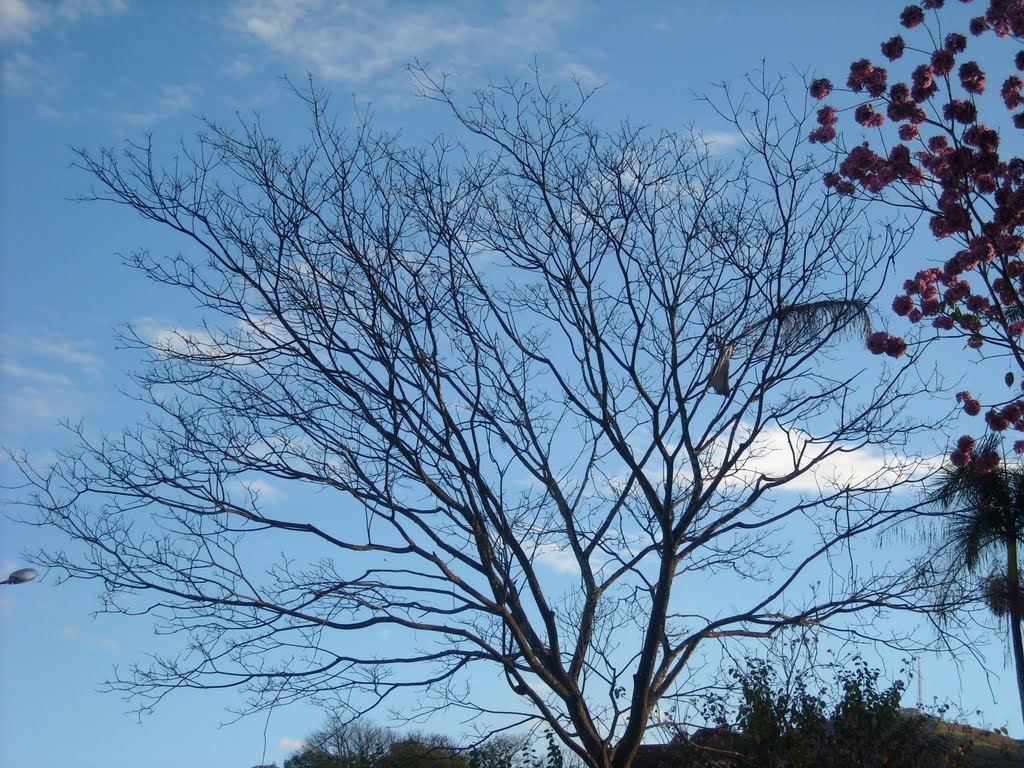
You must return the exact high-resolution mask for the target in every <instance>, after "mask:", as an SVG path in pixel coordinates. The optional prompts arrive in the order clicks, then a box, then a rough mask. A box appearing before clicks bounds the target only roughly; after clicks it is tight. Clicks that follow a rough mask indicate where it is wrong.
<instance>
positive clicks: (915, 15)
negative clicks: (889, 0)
mask: <svg viewBox="0 0 1024 768" xmlns="http://www.w3.org/2000/svg"><path fill="white" fill-rule="evenodd" d="M923 21H924V11H922V10H921V8H920V7H919V6H916V5H908V6H907V7H906V8H904V9H903V12H902V13H901V14H900V24H902V25H903V26H904V27H906V28H907V29H913V28H914V27H916V26H917V25H918V24H921V23H922V22H923Z"/></svg>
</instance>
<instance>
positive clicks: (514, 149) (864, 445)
mask: <svg viewBox="0 0 1024 768" xmlns="http://www.w3.org/2000/svg"><path fill="white" fill-rule="evenodd" d="M420 74H421V77H422V83H423V86H424V89H425V93H426V95H427V96H428V97H430V98H433V99H435V100H437V101H438V102H439V103H440V104H441V105H442V106H443V107H446V108H448V109H449V110H450V111H451V114H452V115H453V120H454V122H453V125H454V128H455V129H456V130H457V131H458V133H457V134H455V135H453V136H447V137H446V136H442V137H440V138H438V139H436V140H434V141H432V142H428V143H424V144H421V145H412V146H410V145H407V144H405V143H403V141H402V140H401V138H400V137H398V136H394V135H389V134H387V133H382V132H379V131H376V130H374V129H373V127H372V125H371V124H370V123H369V122H368V121H365V120H358V121H355V122H352V123H347V122H345V121H339V120H338V119H337V118H335V117H333V116H332V114H331V112H330V110H329V108H328V105H327V103H326V101H325V99H324V97H323V96H322V95H321V94H319V93H316V92H306V93H305V95H304V96H303V100H304V101H303V103H304V105H305V106H306V107H307V108H308V111H309V117H310V132H309V139H308V142H307V143H306V144H305V146H302V147H299V148H297V149H294V150H288V149H287V148H285V147H284V146H283V145H282V144H281V143H280V142H279V141H277V140H276V139H274V138H273V137H271V136H269V135H267V134H266V133H265V132H264V130H263V128H262V127H261V125H260V124H259V122H258V121H251V122H247V121H242V122H241V123H240V124H239V125H237V126H235V127H233V128H229V127H225V126H221V125H219V124H216V123H213V122H210V123H207V124H206V125H205V127H204V129H203V131H202V132H201V133H200V134H199V135H197V137H196V138H195V140H194V141H193V142H192V143H190V144H186V145H184V146H183V148H182V150H181V151H180V153H179V155H178V156H177V157H175V158H174V160H173V162H170V163H167V164H165V163H163V162H162V161H161V160H160V157H159V154H158V153H157V152H156V151H155V150H154V148H153V147H152V146H151V145H150V144H149V143H148V142H144V143H128V144H126V145H125V146H124V147H123V148H121V149H120V150H113V149H110V150H102V151H99V152H91V151H87V150H83V151H81V152H80V153H79V165H80V166H81V167H82V168H83V169H84V170H85V171H86V172H88V173H90V174H92V176H93V177H94V180H95V183H96V188H95V193H94V195H93V197H94V198H95V199H97V200H104V201H110V202H113V203H116V204H120V205H125V206H128V207H130V208H131V209H133V210H134V211H136V212H137V213H138V214H139V215H141V216H142V217H144V218H146V219H149V220H151V221H153V222H156V223H158V224H160V225H162V226H163V227H164V228H165V229H166V230H169V231H171V232H173V233H174V234H175V235H176V236H177V237H178V243H179V247H180V249H181V250H180V251H178V252H176V253H163V252H151V251H150V250H148V249H140V250H138V251H136V252H134V253H133V254H132V255H131V256H130V257H129V259H128V261H129V263H130V264H131V266H133V267H135V268H136V269H138V270H140V271H142V272H143V273H144V274H146V275H147V276H148V277H149V278H151V279H152V280H154V281H156V282H158V283H164V284H167V285H168V286H170V287H172V288H176V289H179V290H183V291H185V292H187V293H188V294H190V295H191V296H192V298H193V299H194V300H195V301H196V302H197V303H198V305H199V306H200V307H201V309H202V310H203V313H202V315H201V317H200V318H199V319H197V321H196V323H197V324H194V325H192V327H197V328H200V330H198V331H184V330H170V331H168V332H166V333H163V334H159V335H158V336H156V337H145V336H143V335H142V334H141V333H136V332H132V331H131V330H129V331H128V333H127V335H126V336H125V339H126V340H127V341H128V342H129V343H131V344H134V345H137V346H138V347H140V348H141V349H143V350H145V352H146V354H147V364H146V365H145V367H144V368H143V369H142V370H141V371H140V372H139V373H138V374H137V377H136V380H137V383H138V385H139V392H138V397H139V398H140V399H141V401H142V402H143V403H145V404H146V406H147V407H148V410H149V414H150V415H149V417H148V419H147V420H146V421H144V422H142V423H140V424H139V425H138V426H136V427H134V428H129V429H126V430H125V431H124V432H123V434H121V435H119V436H102V437H94V436H92V435H90V433H88V432H87V431H86V430H85V429H81V430H79V438H80V442H79V445H78V447H77V448H74V449H70V450H68V451H67V452H65V453H64V454H63V456H62V458H61V460H60V461H58V462H57V463H56V464H55V465H54V466H52V467H50V468H37V467H35V466H33V465H31V464H29V463H26V462H24V460H22V464H21V465H22V467H23V469H24V472H25V474H26V477H27V478H28V480H29V482H30V483H31V484H32V486H34V495H33V496H32V497H31V498H29V499H27V500H26V503H28V504H30V505H32V506H34V507H35V508H36V509H37V510H38V511H39V514H40V517H39V522H40V524H43V525H48V526H53V527H55V528H58V529H60V530H62V531H64V532H66V533H67V534H68V535H70V536H71V537H72V538H73V539H75V540H77V541H78V542H79V543H80V544H82V545H83V549H82V550H81V551H80V552H79V553H78V554H76V553H75V552H71V553H70V554H64V553H52V552H51V553H44V554H43V555H41V556H40V560H41V561H42V562H44V563H46V564H47V565H49V566H52V567H58V568H62V569H65V570H66V572H67V573H68V574H69V575H71V576H73V577H81V578H95V579H99V580H101V583H102V584H103V585H104V589H105V598H104V608H105V609H106V610H110V611H121V612H124V613H129V614H136V613H146V614H148V615H150V616H152V617H155V619H156V620H157V621H158V622H160V624H161V626H162V627H163V628H164V629H166V630H170V631H175V632H182V633H186V634H187V635H188V637H189V645H188V650H187V651H186V652H184V653H183V654H182V655H180V656H177V657H174V658H155V659H153V660H152V663H151V664H145V663H143V664H139V665H138V666H137V667H135V668H133V669H132V671H131V674H130V675H126V676H125V677H123V678H121V679H120V680H118V681H116V682H115V685H116V686H119V687H122V688H123V689H125V690H127V691H129V692H131V693H134V694H136V695H138V696H140V697H142V699H141V700H142V702H143V704H144V705H147V706H148V705H150V704H152V703H154V702H155V701H157V700H159V699H160V698H161V697H163V696H164V695H166V694H167V693H168V692H170V691H177V690H180V689H183V688H204V687H239V688H242V689H244V690H246V691H248V692H249V694H250V700H249V703H248V704H247V705H246V707H247V708H248V709H250V710H252V709H254V708H258V707H259V706H262V705H267V706H270V705H280V704H281V703H287V702H288V701H290V700H294V699H302V700H325V701H327V702H328V703H329V704H330V705H331V706H332V707H336V708H341V709H343V708H344V707H348V708H349V709H348V711H349V712H350V713H352V714H353V715H356V714H359V713H363V712H366V711H368V710H369V709H372V708H373V707H375V706H378V705H380V704H381V703H384V702H389V701H391V700H393V699H394V698H395V697H397V696H398V695H400V694H401V693H402V692H403V691H406V690H410V689H416V690H418V691H419V699H418V701H419V706H420V707H421V712H424V713H425V712H428V711H430V710H431V709H432V708H438V707H447V708H457V709H460V710H463V714H464V715H465V716H466V717H474V716H479V715H483V714H486V713H489V712H491V713H493V714H494V715H495V716H496V717H498V718H499V719H500V722H501V724H502V725H503V726H505V727H507V726H509V725H511V724H515V723H538V722H543V723H545V725H546V727H548V728H550V729H551V731H552V732H553V733H554V734H555V736H556V737H557V738H558V739H560V740H561V741H562V742H564V743H565V744H566V745H567V746H568V748H569V749H571V750H573V751H574V752H575V753H576V754H577V755H578V756H579V757H580V758H581V759H583V760H584V761H586V762H587V764H588V765H591V766H594V768H598V767H601V768H606V767H608V766H626V765H629V764H630V762H631V761H632V759H633V757H634V755H635V754H636V751H637V749H638V748H639V745H640V743H641V739H642V738H643V735H644V732H645V730H646V728H647V724H648V722H649V718H650V717H651V714H652V712H653V710H654V708H655V706H656V705H657V704H658V703H659V701H660V700H662V699H666V698H668V699H671V698H673V697H684V698H685V697H687V696H688V695H690V692H691V691H692V690H693V688H694V687H699V686H700V679H701V677H700V676H701V674H703V673H702V671H701V665H702V663H703V662H704V661H706V660H708V659H712V660H713V659H714V658H715V653H716V652H717V651H716V649H717V648H718V647H719V646H720V645H721V644H724V643H735V642H743V641H745V640H749V639H751V638H761V637H766V636H769V635H771V634H773V633H775V632H777V631H779V630H780V629H783V628H786V627H792V626H815V627H818V628H819V629H820V630H821V631H823V632H824V631H833V632H836V633H848V634H851V635H854V636H860V635H863V633H864V632H865V631H866V629H865V628H866V626H867V625H868V624H869V623H870V622H871V621H872V620H873V619H874V618H875V617H876V616H877V615H878V613H879V612H880V611H882V610H884V609H885V608H890V607H895V608H903V609H908V610H918V611H927V610H928V609H929V606H928V605H927V604H925V603H922V602H920V601H919V598H918V596H917V592H916V590H917V581H916V576H917V574H916V572H915V571H914V569H913V568H911V567H910V566H907V567H904V565H903V564H901V563H898V562H892V563H890V562H870V561H861V562H858V558H857V557H856V556H855V555H854V552H855V550H856V547H857V546H858V542H862V541H864V540H865V539H867V538H868V537H871V536H872V535H873V534H875V533H878V532H881V531H885V530H888V529H890V528H891V527H893V526H895V525H898V524H899V523H900V522H901V521H902V520H903V519H904V518H905V517H906V515H907V514H908V513H909V512H910V511H911V509H912V507H913V504H914V500H913V499H912V498H908V497H909V496H912V494H905V493H902V492H901V491H902V489H903V488H904V487H905V486H906V484H907V483H909V482H910V478H911V475H912V474H913V469H914V459H913V454H912V452H910V453H906V452H907V450H908V449H907V446H908V444H909V443H910V442H911V441H912V438H913V436H914V435H915V434H916V433H917V432H923V431H927V430H929V429H931V428H932V425H931V424H928V423H923V422H922V421H921V420H920V419H904V418H902V410H903V408H904V407H905V405H906V403H907V401H908V398H909V397H910V395H911V394H912V392H913V390H914V389H915V388H920V387H921V386H923V385H921V384H919V382H918V380H915V379H913V378H908V377H907V376H906V375H905V374H906V371H907V369H908V366H909V365H910V364H911V361H910V359H909V356H907V355H904V354H903V353H904V351H905V350H904V349H896V348H893V349H891V350H890V353H891V354H892V357H893V358H895V359H894V360H892V361H891V362H890V363H889V364H886V365H878V364H877V363H876V361H874V360H873V359H872V358H870V356H868V355H867V353H866V351H865V350H864V334H865V332H866V330H867V326H866V319H865V318H866V314H867V312H868V308H869V306H870V304H871V302H872V300H873V299H874V298H875V296H876V295H877V293H878V291H879V289H880V286H881V284H882V282H883V280H884V277H885V274H886V271H887V269H889V267H890V266H891V264H892V261H893V258H894V257H895V256H896V255H897V253H899V251H900V249H901V248H902V246H903V244H904V242H905V238H906V234H907V233H906V231H905V230H902V229H900V228H898V227H895V226H886V225H875V226H872V225H871V222H870V221H869V220H868V219H866V218H865V216H864V213H863V210H862V207H861V205H860V204H859V203H858V202H857V201H855V200H852V199H851V198H849V197H848V196H844V195H841V194H838V193H837V192H835V191H834V190H822V188H821V185H820V179H821V177H822V174H823V173H824V172H826V171H827V170H828V167H829V166H828V163H829V162H830V160H829V158H828V156H827V155H826V156H824V157H822V156H816V155H815V154H814V150H813V148H812V147H809V146H808V145H807V143H806V140H805V136H806V134H807V132H808V129H809V126H808V110H807V106H806V105H805V104H804V103H803V101H802V100H801V99H796V100H791V99H790V98H788V97H787V96H786V94H785V92H784V91H783V89H782V88H781V86H780V84H779V83H777V82H772V81H768V80H762V81H753V82H754V86H755V88H754V92H753V93H752V94H751V95H750V96H748V97H746V100H741V99H739V98H736V97H735V94H733V93H732V92H730V91H726V92H724V93H723V94H721V99H720V100H719V101H718V102H717V104H718V106H719V108H720V109H721V111H722V114H723V115H724V116H725V117H727V118H728V119H729V120H730V121H731V122H732V125H733V127H734V129H735V130H736V132H737V134H738V135H739V136H740V139H741V148H740V149H739V150H738V151H736V152H734V153H732V154H731V155H729V156H722V155H715V154H714V153H712V152H711V150H710V148H709V146H708V145H707V144H706V143H704V142H703V141H702V140H701V137H700V135H699V133H688V134H677V133H671V132H662V133H655V132H652V131H650V130H648V129H643V128H639V127H636V126H633V125H630V124H628V123H624V124H622V125H621V126H619V127H618V128H617V129H615V130H611V131H605V130H601V129H599V128H597V127H595V126H594V125H592V124H591V123H590V122H588V121H587V119H586V117H585V113H586V109H587V104H588V99H589V95H588V94H585V93H570V94H569V95H568V96H563V95H561V94H559V93H558V92H556V91H554V90H551V89H546V88H545V87H544V86H543V85H542V84H540V83H539V82H537V81H529V82H524V81H522V80H510V81H508V82H507V83H505V84H504V85H500V86H496V87H493V88H491V89H489V90H486V91H483V92H481V93H479V94H477V95H476V97H475V98H474V99H469V100H467V101H458V100H456V99H455V98H454V96H453V95H452V93H451V91H450V89H449V88H448V86H447V84H446V83H445V82H444V81H437V80H433V79H431V78H430V76H429V75H427V74H426V73H422V72H421V73H420ZM161 248H162V246H161ZM849 457H856V458H857V460H856V461H852V462H851V461H848V460H847V459H848V458H849ZM268 484H271V485H273V484H278V485H282V484H287V486H288V487H289V488H290V490H289V493H288V496H287V500H286V501H284V502H281V503H278V504H271V503H267V499H266V497H265V496H261V489H265V488H266V487H267V485H268ZM303 488H305V489H308V490H309V491H316V492H317V494H315V495H314V494H312V493H310V494H307V495H303V493H302V490H301V489H303ZM278 552H279V553H281V555H280V557H279V558H275V557H274V554H275V553H278ZM738 585H742V589H737V588H736V587H737V586H738ZM385 632H386V633H387V635H386V636H387V637H388V638H389V639H388V641H387V643H384V641H383V640H382V638H383V637H385V634H384V633H385ZM382 648H383V649H382ZM393 648H400V649H401V650H400V651H392V650H390V649H393ZM469 680H472V681H474V683H473V686H472V688H470V687H468V681H469ZM495 680H499V681H501V685H502V687H503V688H504V690H505V691H506V694H505V695H506V698H504V699H501V700H500V702H496V701H495V700H494V699H493V698H492V696H493V691H492V690H491V689H492V688H493V686H492V684H493V682H494V681H495ZM481 681H485V682H483V683H481ZM481 691H486V694H482V693H481Z"/></svg>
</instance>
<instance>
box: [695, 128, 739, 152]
mask: <svg viewBox="0 0 1024 768" xmlns="http://www.w3.org/2000/svg"><path fill="white" fill-rule="evenodd" d="M697 135H698V136H699V137H700V138H701V140H702V141H704V143H705V144H707V145H708V150H709V151H710V152H724V151H725V150H727V149H732V148H733V147H735V146H737V145H738V144H740V143H741V142H742V141H743V136H742V135H740V133H739V131H700V132H698V134H697Z"/></svg>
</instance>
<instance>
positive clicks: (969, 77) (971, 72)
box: [960, 61, 985, 93]
mask: <svg viewBox="0 0 1024 768" xmlns="http://www.w3.org/2000/svg"><path fill="white" fill-rule="evenodd" d="M960 85H962V86H963V87H964V90H965V91H967V92H968V93H984V92H985V73H984V72H982V71H981V67H979V66H978V63H977V62H976V61H967V62H964V63H963V64H961V65H960Z"/></svg>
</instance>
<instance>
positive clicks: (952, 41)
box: [943, 32, 967, 53]
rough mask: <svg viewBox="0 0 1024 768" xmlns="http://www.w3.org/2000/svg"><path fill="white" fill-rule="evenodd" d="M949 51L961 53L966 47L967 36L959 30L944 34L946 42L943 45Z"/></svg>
mask: <svg viewBox="0 0 1024 768" xmlns="http://www.w3.org/2000/svg"><path fill="white" fill-rule="evenodd" d="M943 47H944V48H945V49H946V50H947V51H949V52H950V53H963V52H964V49H965V48H967V38H966V37H964V36H963V35H961V34H960V33H959V32H953V33H951V34H948V35H946V44H945V46H943Z"/></svg>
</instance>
